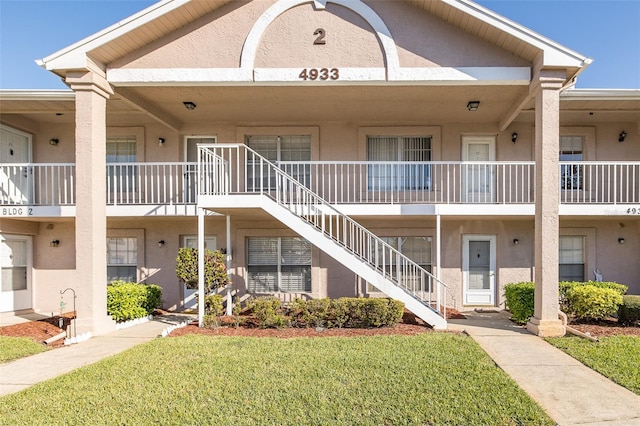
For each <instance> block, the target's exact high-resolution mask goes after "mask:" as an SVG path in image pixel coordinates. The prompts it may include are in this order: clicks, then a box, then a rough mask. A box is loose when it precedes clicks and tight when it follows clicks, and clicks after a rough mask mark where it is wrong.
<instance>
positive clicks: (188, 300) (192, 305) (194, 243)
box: [182, 235, 216, 309]
mask: <svg viewBox="0 0 640 426" xmlns="http://www.w3.org/2000/svg"><path fill="white" fill-rule="evenodd" d="M182 247H188V248H195V249H197V248H198V237H197V236H194V235H189V236H186V237H184V240H183V243H182ZM204 249H205V250H211V251H213V250H215V249H216V237H210V236H209V237H205V238H204ZM197 293H198V290H197V289H190V288H187V286H186V285H184V284H182V309H198V300H197V299H196V294H197Z"/></svg>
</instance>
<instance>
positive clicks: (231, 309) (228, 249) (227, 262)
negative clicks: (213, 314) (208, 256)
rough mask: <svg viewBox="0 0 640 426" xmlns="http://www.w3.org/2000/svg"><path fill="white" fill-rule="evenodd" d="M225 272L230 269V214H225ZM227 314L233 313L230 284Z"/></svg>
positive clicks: (229, 287) (228, 287) (228, 286)
mask: <svg viewBox="0 0 640 426" xmlns="http://www.w3.org/2000/svg"><path fill="white" fill-rule="evenodd" d="M226 264H227V274H228V273H229V271H230V270H231V216H229V215H227V258H226ZM227 315H233V298H232V296H231V284H229V285H227Z"/></svg>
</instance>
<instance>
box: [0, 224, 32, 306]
mask: <svg viewBox="0 0 640 426" xmlns="http://www.w3.org/2000/svg"><path fill="white" fill-rule="evenodd" d="M0 267H1V268H2V273H1V274H0V289H1V290H0V312H11V311H19V310H23V309H31V307H32V305H31V237H23V236H9V235H2V236H0Z"/></svg>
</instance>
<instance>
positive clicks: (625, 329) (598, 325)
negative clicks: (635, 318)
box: [569, 318, 640, 337]
mask: <svg viewBox="0 0 640 426" xmlns="http://www.w3.org/2000/svg"><path fill="white" fill-rule="evenodd" d="M569 327H571V328H575V329H576V330H578V331H581V332H583V333H588V334H589V335H590V336H592V337H609V336H638V337H640V326H636V327H631V326H622V325H620V324H618V320H617V319H615V318H609V319H606V320H602V321H591V322H580V323H573V322H572V323H569Z"/></svg>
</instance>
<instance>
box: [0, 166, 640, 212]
mask: <svg viewBox="0 0 640 426" xmlns="http://www.w3.org/2000/svg"><path fill="white" fill-rule="evenodd" d="M279 166H280V167H281V168H282V169H283V170H284V171H285V172H286V173H287V174H289V175H291V176H293V177H294V178H295V179H296V180H298V181H299V182H300V183H302V184H303V185H304V186H306V187H307V188H309V189H310V190H312V191H313V192H314V193H317V194H319V195H320V196H321V197H323V198H324V199H326V200H327V201H328V202H330V203H334V204H505V205H506V204H532V203H535V163H533V162H489V163H482V162H438V161H433V162H410V163H409V162H379V161H375V162H369V161H307V162H281V163H279ZM196 169H197V163H195V162H194V163H189V162H175V163H160V162H157V163H109V164H107V176H106V178H107V180H106V186H107V193H106V199H105V201H106V203H107V205H109V206H117V205H194V204H196V202H197V191H196V180H197V179H196V178H197V170H196ZM248 170H249V172H248V176H246V177H245V179H246V182H247V185H255V184H256V183H257V182H259V181H260V180H268V179H269V176H262V175H261V173H263V172H262V171H261V170H259V169H257V168H255V167H253V168H251V167H249V168H248ZM559 185H560V190H561V203H562V204H639V203H640V162H561V163H560V182H559ZM75 186H76V174H75V164H59V163H58V164H45V163H19V164H15V163H14V164H0V205H5V206H24V205H30V206H73V205H75V204H76V197H75Z"/></svg>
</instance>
